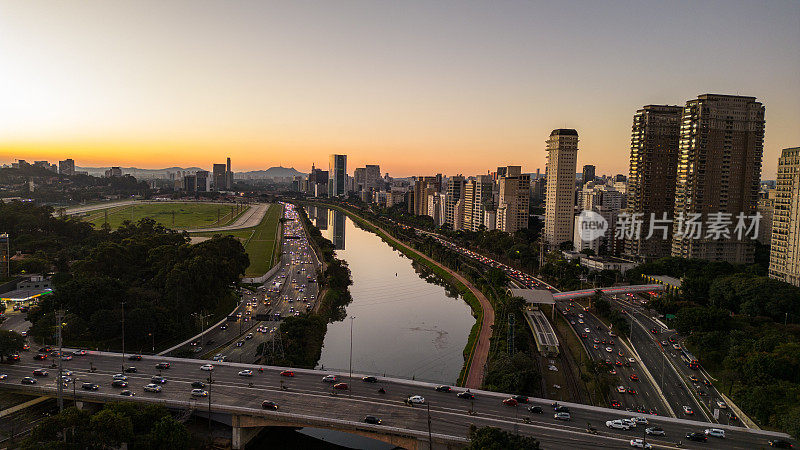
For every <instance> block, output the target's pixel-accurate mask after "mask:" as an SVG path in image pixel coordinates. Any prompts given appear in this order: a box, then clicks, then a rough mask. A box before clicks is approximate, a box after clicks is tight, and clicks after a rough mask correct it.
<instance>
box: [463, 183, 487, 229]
mask: <svg viewBox="0 0 800 450" xmlns="http://www.w3.org/2000/svg"><path fill="white" fill-rule="evenodd" d="M493 185H494V183H493V182H492V177H491V175H478V176H476V177H470V179H469V180H467V182H466V186H465V187H464V229H467V230H470V231H479V230H480V229H481V227H486V228H488V225H487V224H486V223H485V222H484V218H485V214H484V213H485V211H486V208H487V206H488V205H491V204H492V188H493ZM492 229H494V224H492Z"/></svg>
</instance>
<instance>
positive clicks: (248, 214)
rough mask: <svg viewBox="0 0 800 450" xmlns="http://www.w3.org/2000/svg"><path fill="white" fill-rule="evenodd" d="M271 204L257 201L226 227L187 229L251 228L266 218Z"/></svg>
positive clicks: (198, 231)
mask: <svg viewBox="0 0 800 450" xmlns="http://www.w3.org/2000/svg"><path fill="white" fill-rule="evenodd" d="M269 206H270V205H269V204H267V203H256V204H254V205H250V208H249V209H248V210H247V211H245V212H244V213H242V215H241V216H239V217H238V218H237V219H236V222H234V223H232V224H230V225H225V226H224V227H213V228H192V229H189V230H186V231H188V232H189V233H192V232H196V233H200V232H203V233H205V232H210V231H231V230H238V229H241V228H251V227H254V226H256V225H258V224H259V223H261V219H263V218H264V215H265V214H266V213H267V210H268V209H269Z"/></svg>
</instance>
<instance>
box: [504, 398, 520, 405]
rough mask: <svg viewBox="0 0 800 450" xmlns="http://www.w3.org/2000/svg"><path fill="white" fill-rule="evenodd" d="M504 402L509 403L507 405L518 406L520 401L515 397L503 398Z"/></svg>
mask: <svg viewBox="0 0 800 450" xmlns="http://www.w3.org/2000/svg"><path fill="white" fill-rule="evenodd" d="M503 404H504V405H507V406H517V405H519V402H518V401H516V400H515V399H513V398H507V399H505V400H503Z"/></svg>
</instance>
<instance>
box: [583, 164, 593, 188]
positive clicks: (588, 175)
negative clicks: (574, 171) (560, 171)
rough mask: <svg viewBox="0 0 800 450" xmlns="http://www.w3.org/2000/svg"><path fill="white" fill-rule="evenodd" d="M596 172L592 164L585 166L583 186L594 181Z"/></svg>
mask: <svg viewBox="0 0 800 450" xmlns="http://www.w3.org/2000/svg"><path fill="white" fill-rule="evenodd" d="M594 171H595V167H594V166H593V165H591V164H586V165H585V166H583V179H582V180H581V181H583V184H586V183H588V182H590V181H594V177H595V175H594V173H595V172H594Z"/></svg>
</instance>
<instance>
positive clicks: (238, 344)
mask: <svg viewBox="0 0 800 450" xmlns="http://www.w3.org/2000/svg"><path fill="white" fill-rule="evenodd" d="M243 345H244V341H237V342H236V346H237V347H241V346H243Z"/></svg>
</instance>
